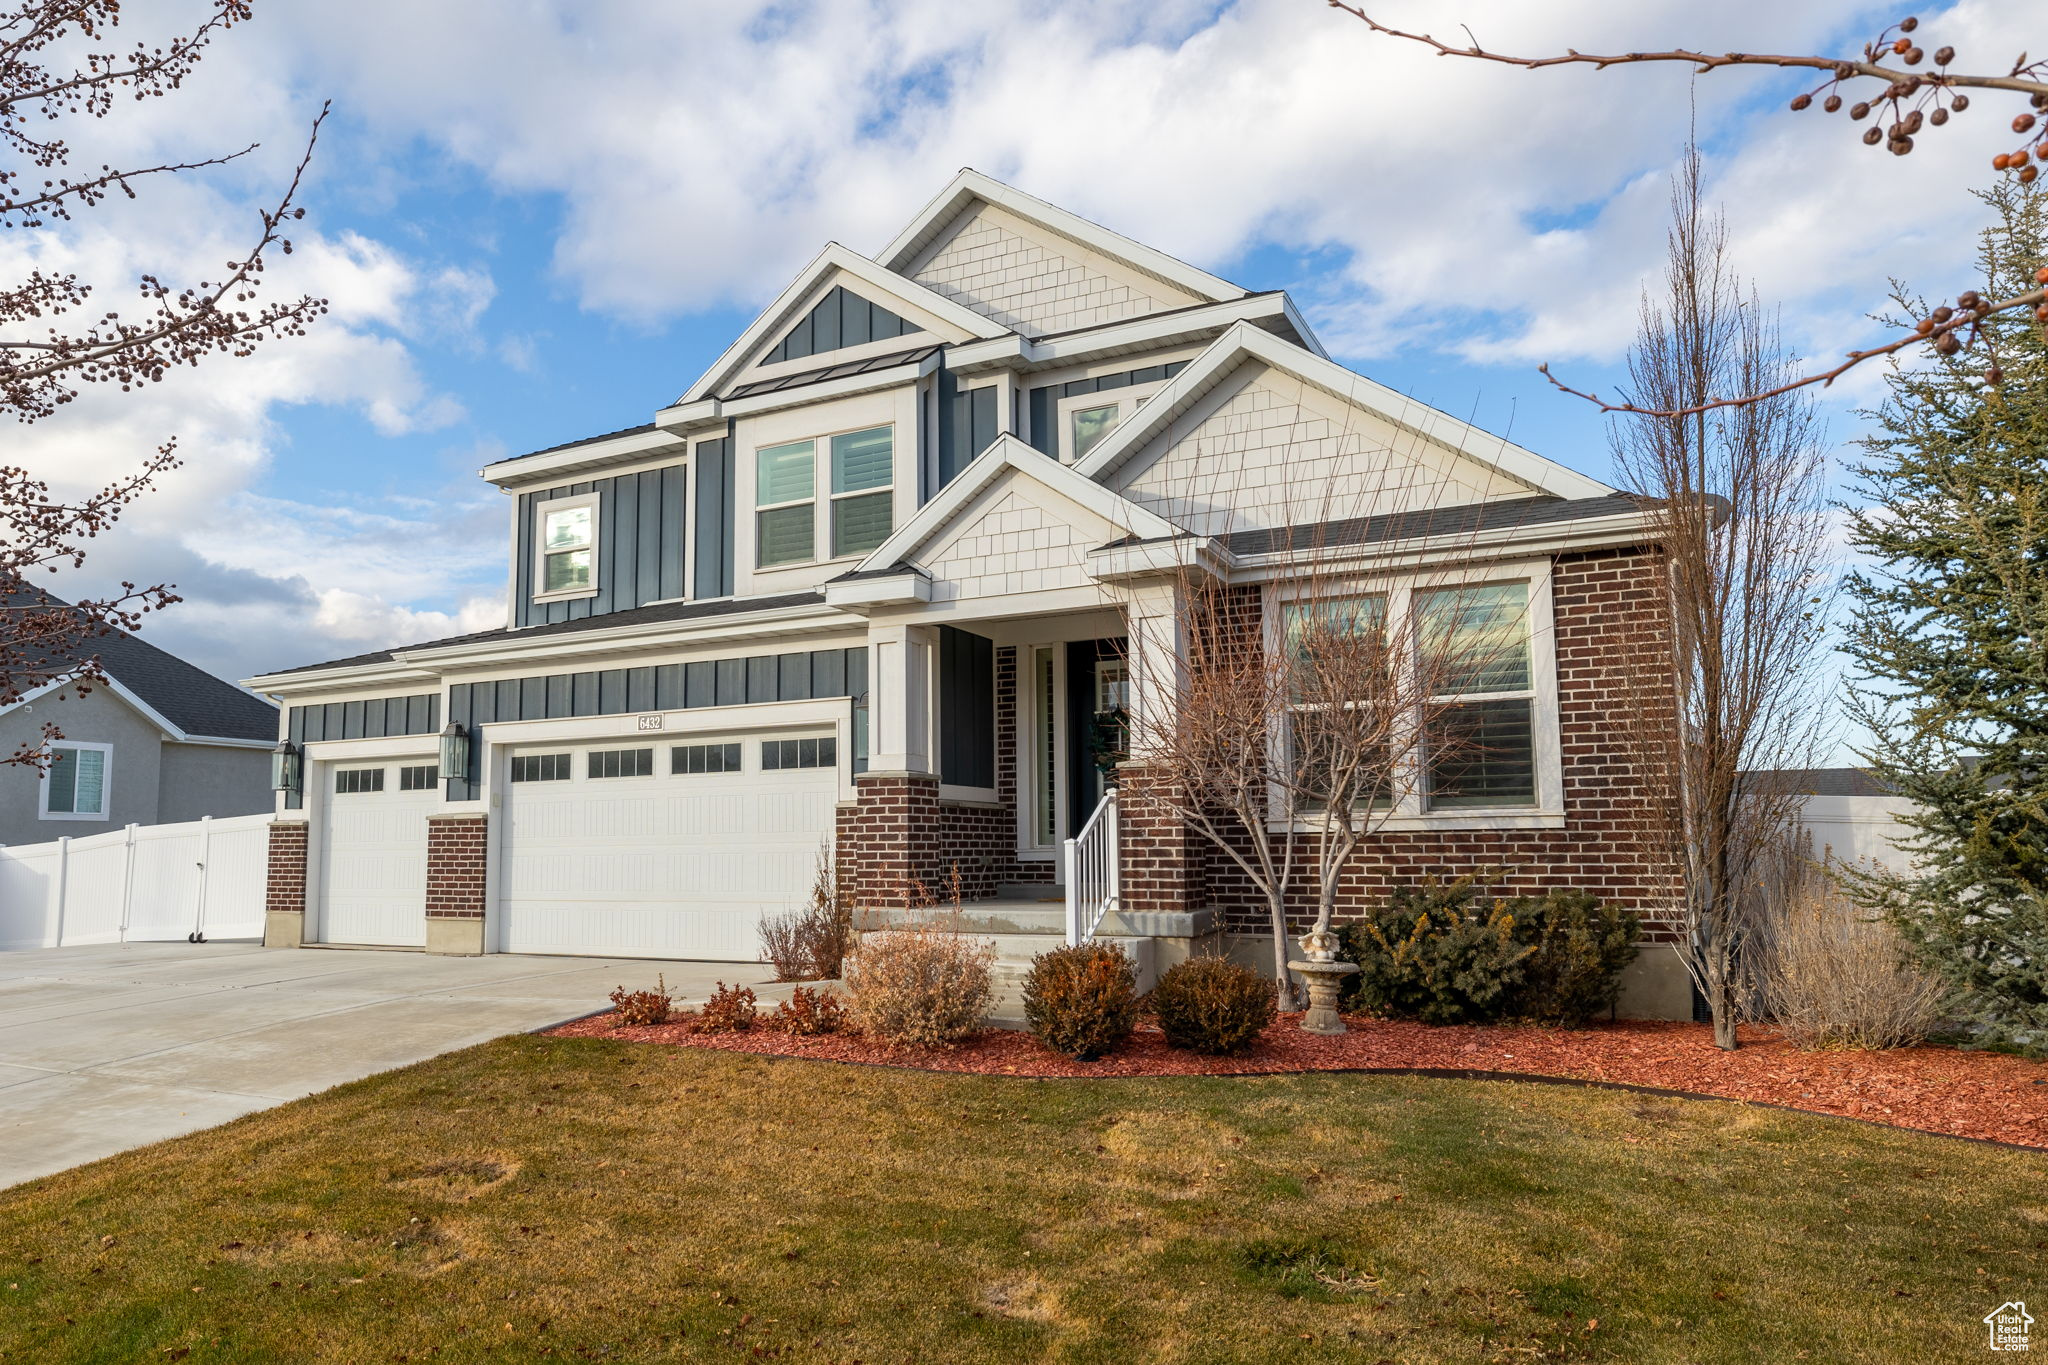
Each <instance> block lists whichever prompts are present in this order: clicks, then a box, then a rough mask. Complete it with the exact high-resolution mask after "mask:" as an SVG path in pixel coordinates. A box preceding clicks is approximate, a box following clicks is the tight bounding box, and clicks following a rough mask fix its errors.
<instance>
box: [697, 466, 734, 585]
mask: <svg viewBox="0 0 2048 1365" xmlns="http://www.w3.org/2000/svg"><path fill="white" fill-rule="evenodd" d="M695 463H696V466H697V508H696V511H697V516H696V522H697V563H696V566H695V571H694V574H693V576H692V579H691V587H690V596H692V597H730V596H732V589H733V576H732V487H733V449H732V437H731V436H729V435H728V436H724V437H721V438H719V439H718V440H716V441H699V442H697V447H696V454H695Z"/></svg>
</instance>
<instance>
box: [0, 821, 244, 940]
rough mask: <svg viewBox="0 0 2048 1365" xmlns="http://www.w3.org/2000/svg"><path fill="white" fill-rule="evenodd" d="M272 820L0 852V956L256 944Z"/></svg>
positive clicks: (114, 833) (126, 833) (118, 834)
mask: <svg viewBox="0 0 2048 1365" xmlns="http://www.w3.org/2000/svg"><path fill="white" fill-rule="evenodd" d="M270 821H271V817H270V816H269V815H267V814H263V815H237V816H233V817H230V818H228V819H222V820H216V819H213V818H212V817H210V816H209V817H207V818H206V819H203V820H194V821H191V822H189V823H187V824H182V825H129V826H128V827H127V828H126V829H116V830H109V831H108V832H107V833H105V834H94V835H89V836H88V837H86V838H83V839H58V840H56V841H55V842H53V843H47V844H17V845H14V846H12V847H0V949H10V948H56V947H66V946H69V945H72V944H79V943H127V942H131V941H139V940H147V939H157V940H161V939H184V938H190V937H192V936H193V935H195V934H203V935H205V936H206V937H207V938H210V939H219V938H259V937H261V936H262V934H263V888H264V879H265V875H266V869H267V867H268V863H269V833H268V829H269V825H270Z"/></svg>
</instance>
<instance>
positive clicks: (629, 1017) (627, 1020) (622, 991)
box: [612, 976, 675, 1028]
mask: <svg viewBox="0 0 2048 1365" xmlns="http://www.w3.org/2000/svg"><path fill="white" fill-rule="evenodd" d="M674 1012H675V999H674V997H672V996H670V995H669V993H668V980H667V979H666V978H665V977H661V976H657V977H655V978H654V989H653V990H651V991H629V990H627V989H626V988H625V987H624V986H620V987H618V988H617V989H616V990H614V991H613V992H612V1013H613V1014H614V1015H616V1016H617V1017H616V1018H615V1019H613V1020H612V1027H614V1028H618V1027H621V1026H628V1027H636V1028H637V1027H641V1026H644V1025H648V1024H666V1023H667V1022H668V1020H669V1016H670V1015H671V1014H672V1013H674Z"/></svg>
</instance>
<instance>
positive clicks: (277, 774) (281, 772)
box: [270, 739, 299, 792]
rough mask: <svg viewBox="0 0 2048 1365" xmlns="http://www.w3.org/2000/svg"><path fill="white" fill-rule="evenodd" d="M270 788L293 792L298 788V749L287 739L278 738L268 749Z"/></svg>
mask: <svg viewBox="0 0 2048 1365" xmlns="http://www.w3.org/2000/svg"><path fill="white" fill-rule="evenodd" d="M270 789H271V790H272V791H280V792H295V791H297V790H298V789H299V751H298V749H297V748H296V747H295V746H294V745H293V744H292V742H291V741H290V740H288V739H286V740H279V741H278V745H277V747H276V748H275V749H272V750H271V751H270Z"/></svg>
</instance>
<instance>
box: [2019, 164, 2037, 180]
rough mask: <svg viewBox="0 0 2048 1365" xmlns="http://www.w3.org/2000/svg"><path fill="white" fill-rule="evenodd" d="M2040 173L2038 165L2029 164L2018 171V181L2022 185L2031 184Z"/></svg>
mask: <svg viewBox="0 0 2048 1365" xmlns="http://www.w3.org/2000/svg"><path fill="white" fill-rule="evenodd" d="M2040 174H2041V168H2040V167H2039V166H2029V167H2027V168H2026V169H2025V170H2023V171H2021V172H2020V183H2021V184H2022V185H2031V184H2033V183H2034V180H2035V178H2036V177H2038V176H2039V175H2040Z"/></svg>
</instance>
